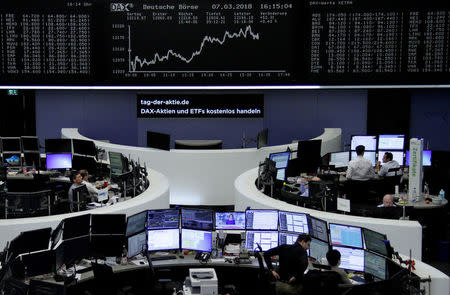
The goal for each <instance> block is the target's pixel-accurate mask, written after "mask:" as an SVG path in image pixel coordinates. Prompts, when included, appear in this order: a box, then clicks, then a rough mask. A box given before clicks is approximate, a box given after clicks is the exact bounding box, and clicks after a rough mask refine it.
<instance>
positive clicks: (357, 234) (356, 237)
mask: <svg viewBox="0 0 450 295" xmlns="http://www.w3.org/2000/svg"><path fill="white" fill-rule="evenodd" d="M330 238H331V244H333V245H338V246H348V247H353V248H362V247H363V242H362V229H361V228H360V227H357V226H350V225H343V224H335V223H330Z"/></svg>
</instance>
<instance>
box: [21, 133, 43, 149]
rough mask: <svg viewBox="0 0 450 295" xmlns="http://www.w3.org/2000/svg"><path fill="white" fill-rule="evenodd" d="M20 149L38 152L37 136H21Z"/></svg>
mask: <svg viewBox="0 0 450 295" xmlns="http://www.w3.org/2000/svg"><path fill="white" fill-rule="evenodd" d="M21 140H22V151H23V152H24V153H25V152H39V151H40V149H39V138H38V137H37V136H22V137H21Z"/></svg>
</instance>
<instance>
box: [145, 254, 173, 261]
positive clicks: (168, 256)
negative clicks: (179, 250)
mask: <svg viewBox="0 0 450 295" xmlns="http://www.w3.org/2000/svg"><path fill="white" fill-rule="evenodd" d="M150 258H151V259H152V261H159V260H171V259H177V256H175V255H164V256H153V257H152V256H150Z"/></svg>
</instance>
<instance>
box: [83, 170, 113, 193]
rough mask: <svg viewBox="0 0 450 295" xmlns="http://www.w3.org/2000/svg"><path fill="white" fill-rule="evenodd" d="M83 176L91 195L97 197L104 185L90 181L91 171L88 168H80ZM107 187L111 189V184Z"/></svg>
mask: <svg viewBox="0 0 450 295" xmlns="http://www.w3.org/2000/svg"><path fill="white" fill-rule="evenodd" d="M80 174H81V177H82V178H83V182H82V183H83V184H85V185H86V188H87V190H88V192H89V195H90V196H91V197H97V196H98V193H99V191H100V189H101V188H102V187H103V185H102V184H97V185H95V186H94V185H93V184H92V183H90V182H89V173H88V171H87V170H86V169H83V170H80ZM107 189H108V190H109V189H111V185H108V187H107Z"/></svg>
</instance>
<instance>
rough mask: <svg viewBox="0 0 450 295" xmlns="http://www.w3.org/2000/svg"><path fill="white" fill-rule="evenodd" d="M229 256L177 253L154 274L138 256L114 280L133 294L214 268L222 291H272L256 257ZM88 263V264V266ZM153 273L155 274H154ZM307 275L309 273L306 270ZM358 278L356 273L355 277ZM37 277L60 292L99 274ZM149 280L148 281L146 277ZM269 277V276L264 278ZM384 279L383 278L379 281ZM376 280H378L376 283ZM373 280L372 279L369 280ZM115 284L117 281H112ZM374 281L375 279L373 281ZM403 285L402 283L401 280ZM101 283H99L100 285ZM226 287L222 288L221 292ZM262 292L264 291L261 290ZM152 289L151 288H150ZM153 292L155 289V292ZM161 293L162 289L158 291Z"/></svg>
mask: <svg viewBox="0 0 450 295" xmlns="http://www.w3.org/2000/svg"><path fill="white" fill-rule="evenodd" d="M227 261H229V259H226V258H219V259H211V260H208V262H200V261H199V260H196V259H194V256H193V255H176V259H170V260H158V261H153V262H152V264H153V268H154V271H155V274H154V276H153V275H152V274H151V271H150V268H149V265H148V262H147V260H146V259H145V258H144V259H137V260H131V261H129V262H128V263H126V264H124V265H112V266H111V267H112V270H113V273H114V280H115V281H116V286H117V287H119V288H121V287H124V286H128V287H131V288H132V289H133V294H140V293H141V292H142V293H149V291H151V290H152V289H153V288H155V287H156V285H158V288H161V285H164V284H165V285H166V286H167V284H170V286H171V287H173V288H176V289H177V290H178V289H181V286H182V285H183V282H184V280H185V278H186V277H187V276H188V274H189V269H190V268H214V269H215V271H216V274H217V277H218V286H219V294H225V292H224V289H226V288H227V286H230V285H233V286H234V287H235V288H236V290H238V293H237V294H258V293H259V294H271V293H270V292H268V290H260V289H259V288H260V287H261V285H262V281H261V279H260V277H259V273H260V268H259V264H258V261H257V259H256V258H253V257H252V258H251V259H250V261H249V263H241V264H237V263H234V262H231V263H230V262H227ZM389 263H390V266H389V269H390V270H392V274H394V273H398V272H399V271H401V270H402V268H401V267H400V266H399V265H397V264H395V263H394V262H392V261H389ZM86 265H87V264H85V266H86ZM311 270H315V268H314V266H313V264H312V263H310V264H309V266H308V270H307V272H308V271H311ZM151 276H153V278H152V277H151ZM305 276H308V274H307V273H306V274H305ZM354 278H356V276H355V277H354ZM358 278H360V280H358V281H356V280H355V281H352V282H354V284H355V285H361V284H365V281H364V278H363V275H362V274H359V275H358ZM32 279H33V280H36V281H40V282H45V283H47V284H48V285H49V286H51V285H54V289H55V290H59V292H57V293H58V294H63V293H64V294H81V293H83V292H84V290H89V289H91V288H94V289H95V288H96V286H95V284H96V280H97V279H96V278H95V276H94V273H93V271H83V272H82V273H80V274H78V280H77V281H76V283H72V284H69V285H64V283H63V282H56V281H55V280H54V278H53V277H51V276H47V275H46V276H38V277H34V278H32ZM142 280H145V281H142ZM263 280H265V281H267V282H268V280H267V278H263ZM376 282H379V283H380V286H381V283H382V282H383V281H380V280H378V281H376ZM376 282H375V283H376ZM367 283H369V282H367ZM111 284H113V283H112V282H111ZM372 284H373V283H372ZM398 285H400V284H398ZM97 287H98V286H97ZM352 287H353V285H342V286H341V288H340V289H341V290H345V289H350V288H352ZM381 287H382V286H381ZM221 291H222V292H221ZM261 292H262V293H261ZM150 293H151V292H150ZM152 294H153V293H152ZM156 294H158V292H157V293H156Z"/></svg>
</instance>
